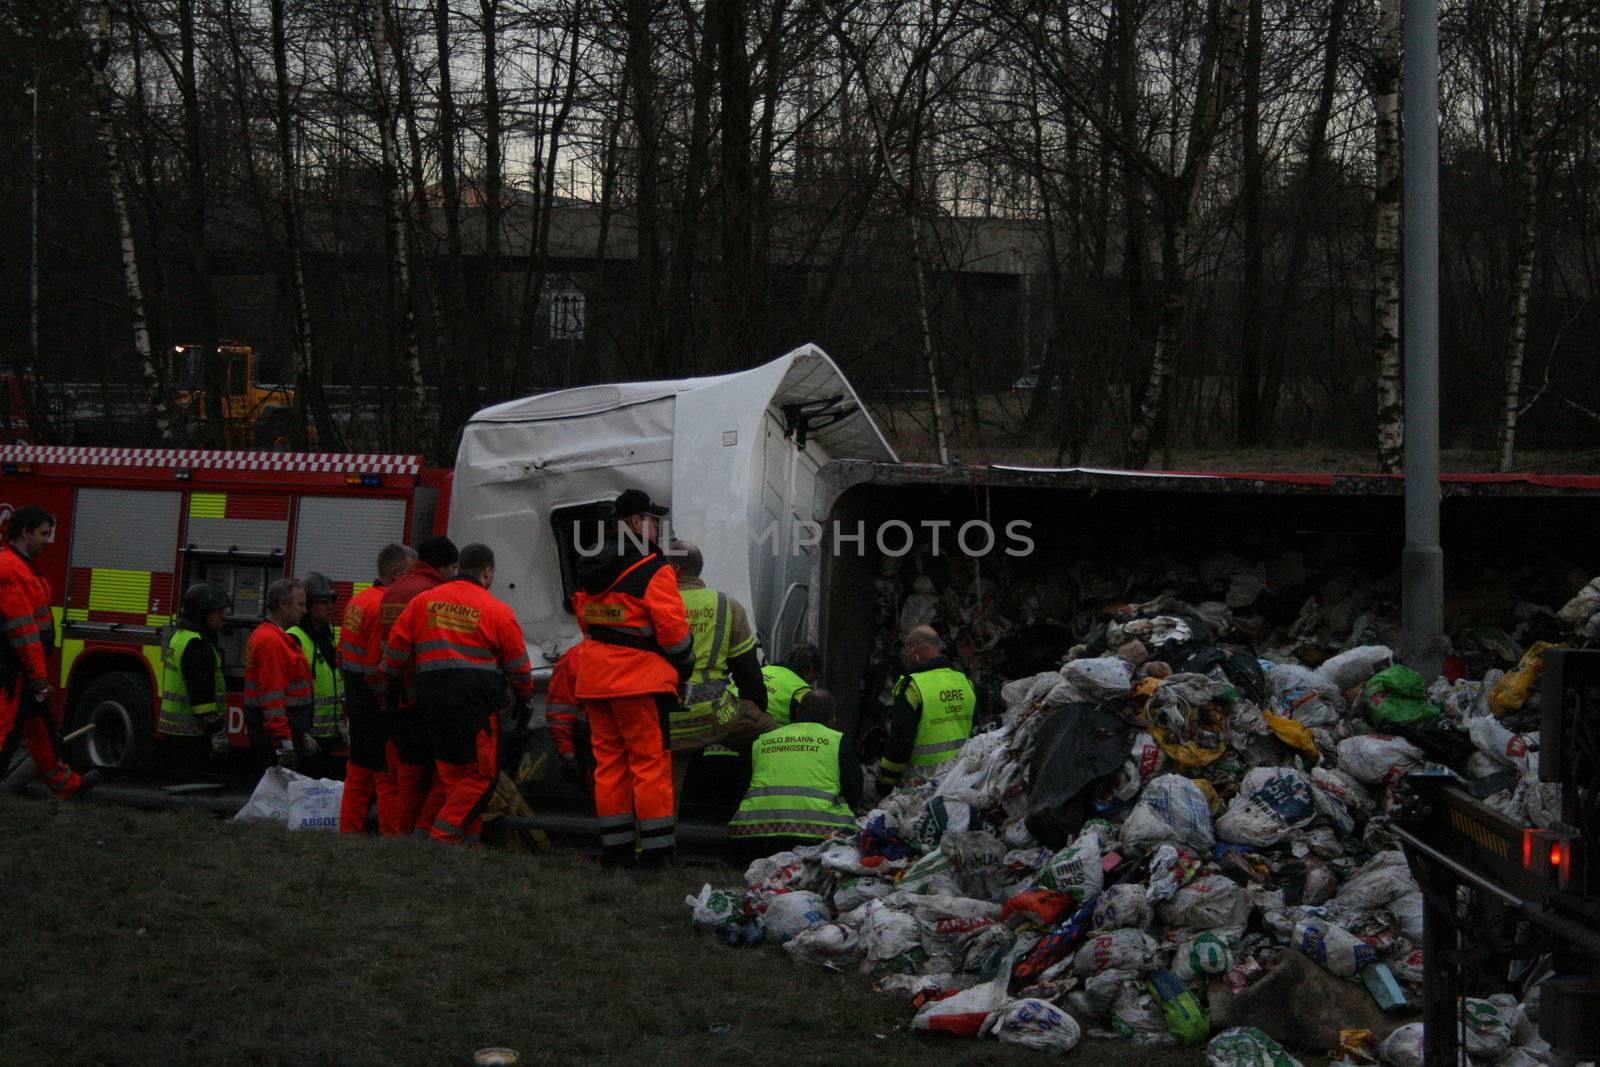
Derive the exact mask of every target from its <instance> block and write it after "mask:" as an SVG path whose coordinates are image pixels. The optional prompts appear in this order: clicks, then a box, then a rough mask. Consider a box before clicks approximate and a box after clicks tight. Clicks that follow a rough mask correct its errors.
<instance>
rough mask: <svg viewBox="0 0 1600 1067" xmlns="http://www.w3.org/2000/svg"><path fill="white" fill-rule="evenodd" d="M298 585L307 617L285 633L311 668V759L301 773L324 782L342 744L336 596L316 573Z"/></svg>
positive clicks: (327, 582) (330, 583)
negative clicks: (297, 645)
mask: <svg viewBox="0 0 1600 1067" xmlns="http://www.w3.org/2000/svg"><path fill="white" fill-rule="evenodd" d="M300 584H301V585H302V586H304V587H305V591H306V613H305V616H304V617H303V618H302V619H301V620H300V622H299V623H298V624H297V625H294V626H291V627H289V631H288V633H289V636H290V637H291V638H293V639H294V640H295V641H298V642H299V644H300V651H301V652H302V653H303V654H304V655H305V657H306V663H307V664H309V665H310V667H311V728H310V729H309V730H308V731H306V738H307V741H308V744H307V746H306V747H307V752H306V755H307V756H309V757H311V766H310V768H309V769H308V768H305V767H301V768H300V771H301V773H302V774H309V775H310V776H311V777H313V778H326V777H329V776H330V775H331V773H332V772H334V771H335V770H336V769H337V766H338V762H337V761H336V760H335V758H334V756H333V751H334V749H335V748H336V747H339V746H340V745H342V744H343V741H344V738H343V736H342V734H341V730H342V723H343V720H344V707H343V703H342V702H343V699H344V697H343V691H342V689H341V688H340V679H339V656H338V653H337V651H336V650H335V644H336V642H335V641H334V638H333V606H334V603H335V602H336V601H337V600H338V599H339V594H338V592H337V590H335V589H334V588H333V583H332V582H331V581H329V580H328V578H327V577H326V576H325V575H321V574H318V573H316V572H315V571H313V572H312V573H310V574H308V575H306V576H305V577H304V578H302V579H300Z"/></svg>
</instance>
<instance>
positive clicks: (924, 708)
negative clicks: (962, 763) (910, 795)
mask: <svg viewBox="0 0 1600 1067" xmlns="http://www.w3.org/2000/svg"><path fill="white" fill-rule="evenodd" d="M901 647H902V649H903V650H904V660H905V668H906V673H905V674H904V675H902V676H901V678H900V681H899V682H897V683H896V684H895V687H894V708H893V710H891V711H890V713H889V737H888V740H886V741H885V742H884V743H883V755H882V758H881V759H880V760H879V763H878V793H879V795H880V796H882V795H886V794H887V793H889V792H890V791H891V790H892V789H894V787H895V786H896V785H898V784H900V781H901V779H902V777H906V778H909V779H911V780H926V779H929V778H935V777H937V776H938V775H939V772H940V771H942V770H943V769H944V766H945V764H947V763H949V762H950V761H951V760H953V759H955V758H956V755H957V754H958V753H960V751H961V747H962V746H963V745H965V744H966V743H967V739H968V738H969V737H971V736H972V712H973V709H974V708H976V707H977V704H978V697H977V694H976V693H974V692H973V690H972V683H971V682H970V681H968V680H967V676H966V675H965V674H963V673H961V671H960V669H959V668H957V667H956V665H955V664H954V663H952V662H951V661H950V660H948V659H946V658H945V657H944V655H943V650H942V648H941V645H940V641H939V635H938V634H937V633H936V632H935V631H934V629H933V627H931V626H918V627H915V628H914V629H912V630H911V631H910V632H909V633H907V634H906V635H905V637H904V638H902V641H901Z"/></svg>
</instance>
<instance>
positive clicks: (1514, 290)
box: [1500, 0, 1544, 471]
mask: <svg viewBox="0 0 1600 1067" xmlns="http://www.w3.org/2000/svg"><path fill="white" fill-rule="evenodd" d="M1524 2H1525V3H1526V4H1527V8H1526V10H1525V12H1524V15H1523V29H1522V56H1521V59H1520V62H1519V63H1518V77H1517V192H1518V197H1517V241H1516V249H1517V266H1516V273H1515V274H1514V275H1513V277H1512V281H1511V321H1510V323H1509V324H1508V325H1507V327H1506V395H1505V406H1504V411H1503V413H1502V415H1501V422H1500V469H1501V470H1503V471H1509V470H1510V469H1511V464H1512V461H1513V460H1514V459H1515V457H1516V448H1517V417H1518V416H1519V415H1520V414H1521V410H1520V409H1521V405H1522V363H1523V356H1524V353H1525V352H1526V350H1527V342H1528V292H1529V290H1530V289H1531V288H1532V286H1533V257H1534V251H1535V249H1536V248H1537V245H1538V211H1539V123H1538V115H1537V111H1536V109H1537V107H1538V99H1539V97H1538V78H1539V48H1540V45H1541V40H1540V39H1541V38H1542V37H1543V27H1542V23H1543V21H1544V3H1543V0H1524Z"/></svg>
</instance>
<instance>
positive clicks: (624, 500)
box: [612, 489, 667, 519]
mask: <svg viewBox="0 0 1600 1067" xmlns="http://www.w3.org/2000/svg"><path fill="white" fill-rule="evenodd" d="M612 507H613V508H614V509H615V511H616V517H617V518H619V519H626V518H631V517H632V516H634V515H665V514H666V513H667V509H666V508H664V507H662V506H661V505H660V504H654V503H651V501H650V494H649V493H646V492H645V491H644V490H643V489H627V490H624V491H623V493H622V495H621V496H619V497H617V502H616V503H615V504H613V505H612Z"/></svg>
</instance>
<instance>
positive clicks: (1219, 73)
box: [1126, 0, 1248, 468]
mask: <svg viewBox="0 0 1600 1067" xmlns="http://www.w3.org/2000/svg"><path fill="white" fill-rule="evenodd" d="M1247 3H1248V0H1230V3H1229V6H1228V8H1227V9H1226V10H1225V11H1224V12H1223V13H1222V15H1223V20H1222V22H1221V24H1220V25H1219V26H1218V27H1217V28H1216V31H1215V33H1214V35H1213V36H1211V37H1209V38H1208V39H1207V41H1206V42H1205V44H1204V45H1203V46H1202V48H1201V59H1200V88H1199V91H1198V92H1197V93H1196V96H1195V103H1194V112H1193V114H1192V115H1191V116H1190V124H1189V136H1188V147H1187V151H1186V154H1185V158H1184V165H1183V169H1182V170H1181V171H1180V172H1179V173H1178V175H1177V176H1176V177H1175V178H1174V179H1172V181H1171V183H1170V188H1169V189H1168V190H1164V195H1163V196H1162V198H1161V281H1162V295H1161V318H1160V321H1159V322H1158V323H1157V326H1156V343H1155V352H1154V354H1153V356H1152V357H1151V360H1150V373H1149V376H1148V377H1147V378H1146V379H1145V383H1144V388H1143V390H1142V391H1141V396H1140V397H1139V403H1138V405H1137V407H1136V408H1135V410H1134V412H1133V419H1132V420H1131V424H1130V426H1129V428H1128V451H1127V457H1126V458H1127V464H1128V466H1129V467H1134V468H1139V467H1143V466H1144V465H1145V464H1146V463H1148V462H1149V460H1150V448H1151V444H1152V440H1153V437H1152V435H1153V432H1154V430H1155V428H1156V426H1157V423H1158V421H1160V419H1161V418H1162V416H1163V415H1164V413H1165V412H1166V410H1167V404H1166V399H1167V397H1166V392H1167V382H1168V378H1169V377H1170V376H1171V374H1172V365H1173V360H1174V359H1175V358H1176V356H1177V351H1178V347H1179V346H1180V345H1181V344H1182V342H1183V317H1184V303H1185V301H1186V300H1187V297H1188V282H1189V277H1188V275H1189V267H1188V263H1187V262H1186V260H1187V257H1188V243H1189V227H1190V220H1191V219H1193V217H1194V212H1195V209H1196V202H1197V201H1198V199H1199V195H1200V188H1201V185H1202V184H1203V183H1204V181H1205V176H1206V171H1207V170H1208V169H1209V167H1210V164H1211V155H1212V151H1213V149H1214V148H1215V146H1216V137H1217V130H1218V128H1219V127H1220V125H1221V120H1222V115H1223V113H1224V112H1225V111H1226V110H1227V105H1228V99H1229V97H1230V95H1231V94H1232V90H1233V84H1234V81H1235V79H1236V78H1237V76H1238V73H1239V61H1240V51H1241V48H1242V45H1243V43H1244V24H1245V8H1246V5H1247Z"/></svg>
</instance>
